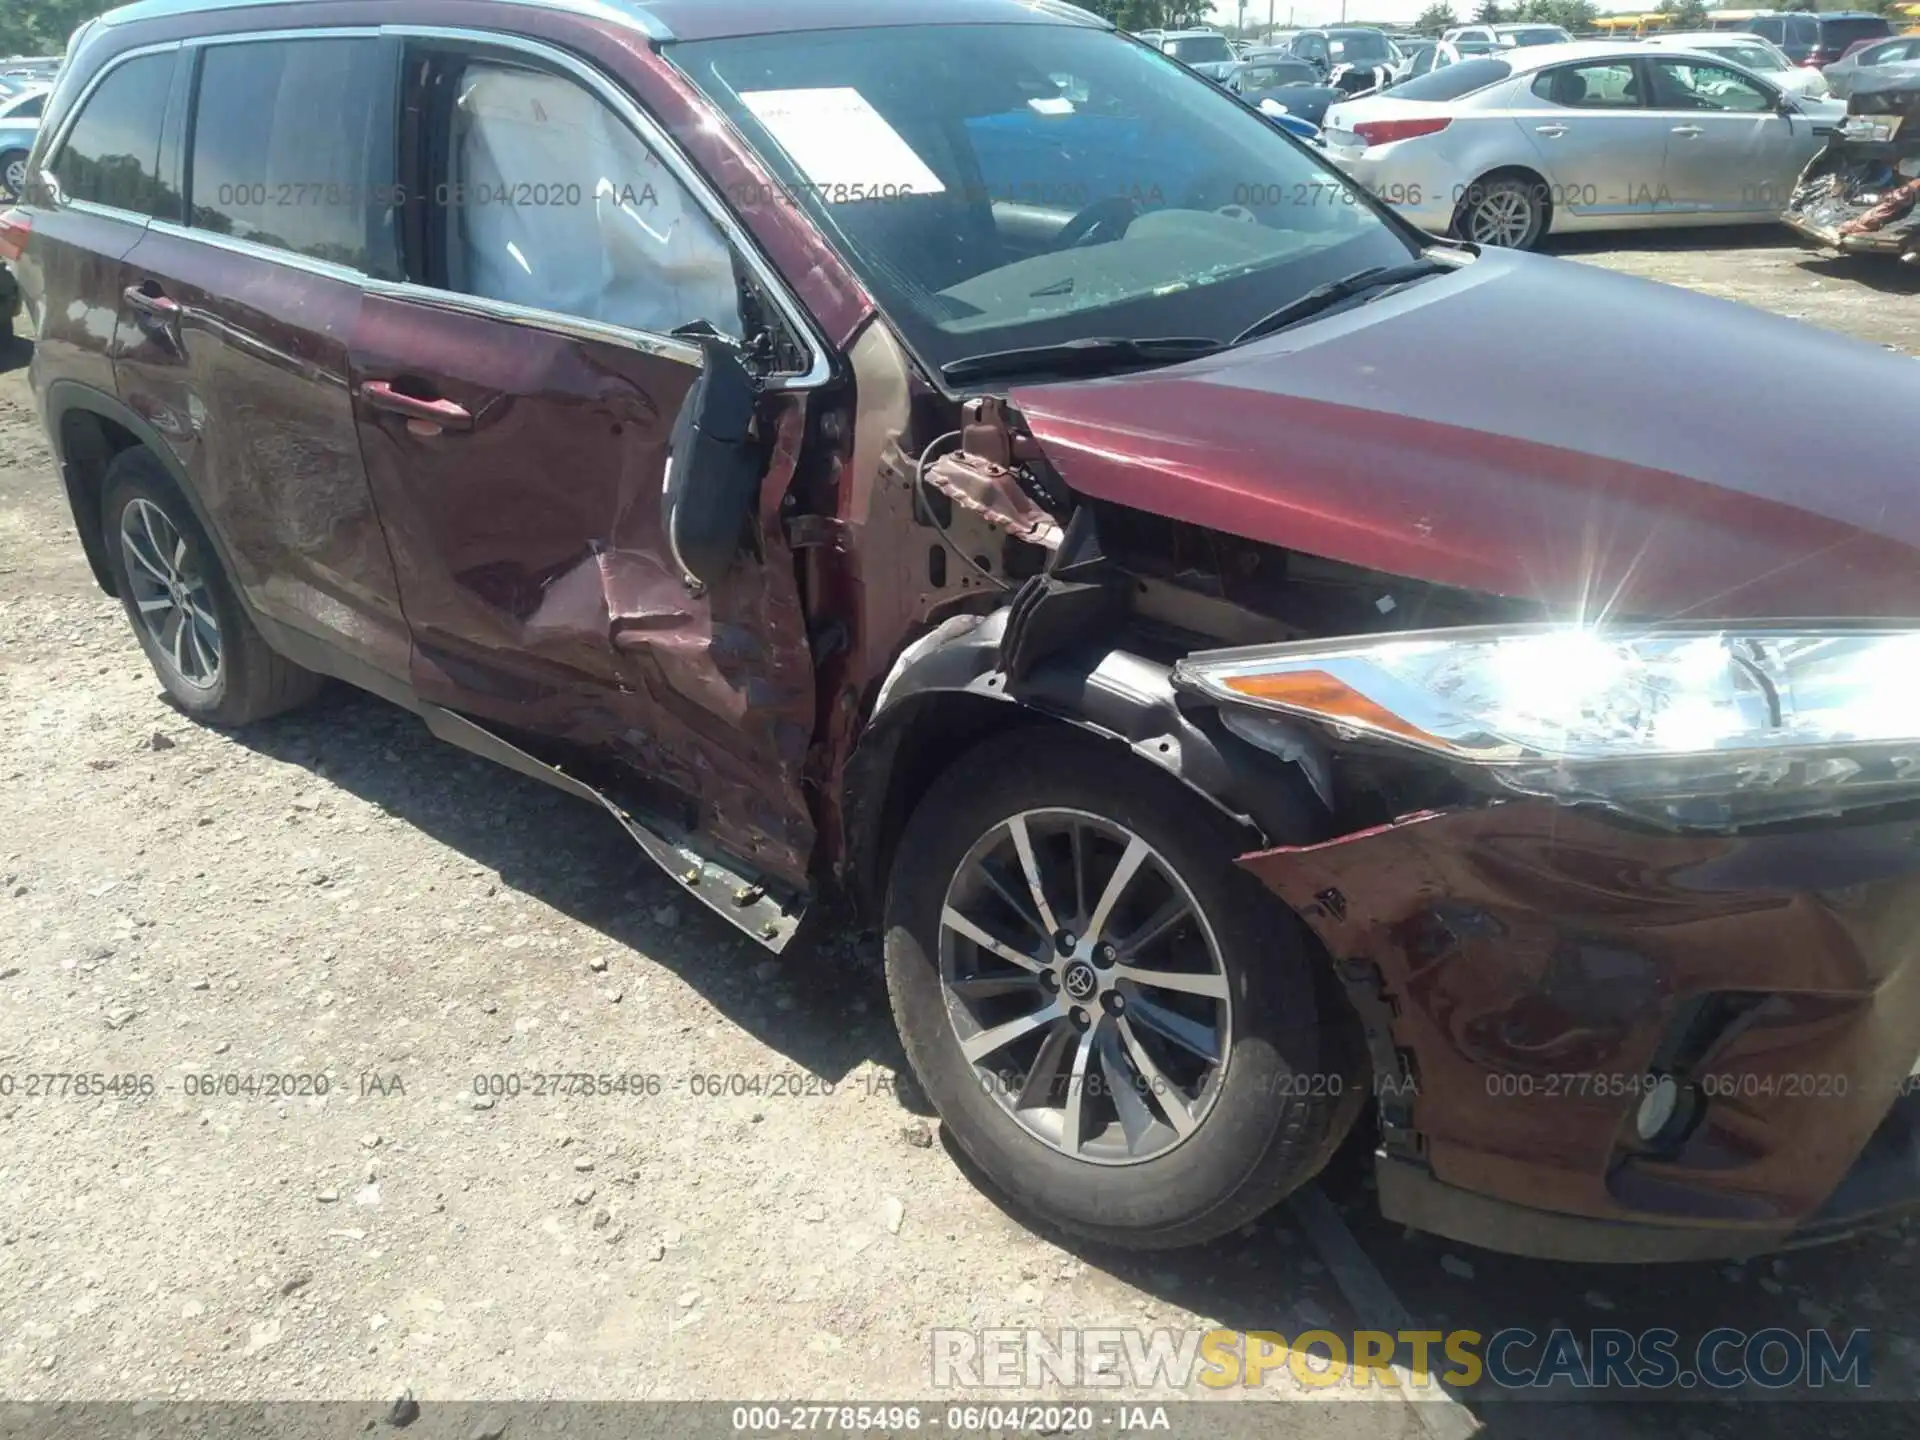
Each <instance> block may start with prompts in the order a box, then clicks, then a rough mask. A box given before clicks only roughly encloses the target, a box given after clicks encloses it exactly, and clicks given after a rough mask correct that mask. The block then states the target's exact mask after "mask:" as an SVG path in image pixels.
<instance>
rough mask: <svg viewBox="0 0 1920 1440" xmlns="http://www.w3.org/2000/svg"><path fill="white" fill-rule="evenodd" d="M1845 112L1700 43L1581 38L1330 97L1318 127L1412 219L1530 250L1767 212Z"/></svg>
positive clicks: (1778, 204) (1366, 180)
mask: <svg viewBox="0 0 1920 1440" xmlns="http://www.w3.org/2000/svg"><path fill="white" fill-rule="evenodd" d="M1845 113H1846V106H1845V105H1843V104H1841V103H1839V102H1838V101H1833V100H1813V99H1806V98H1802V97H1799V96H1795V95H1789V94H1787V93H1786V92H1785V91H1784V90H1782V89H1781V88H1780V87H1779V86H1777V85H1774V84H1772V83H1770V82H1769V81H1767V80H1766V79H1764V78H1762V77H1760V76H1757V75H1755V74H1753V73H1752V72H1751V71H1748V70H1744V69H1742V68H1740V67H1739V66H1737V65H1732V64H1729V63H1727V62H1726V61H1725V60H1723V59H1719V58H1717V57H1714V56H1710V55H1706V54H1703V53H1701V52H1698V51H1691V50H1669V49H1653V48H1649V47H1647V46H1645V45H1639V44H1627V45H1622V44H1618V43H1608V42H1589V43H1576V44H1571V45H1540V46H1526V47H1520V48H1516V49H1512V50H1503V51H1501V52H1500V53H1499V54H1497V55H1487V56H1480V57H1477V58H1475V59H1471V60H1464V61H1462V62H1461V63H1460V64H1458V65H1451V66H1448V67H1447V68H1446V69H1444V70H1436V71H1434V72H1433V73H1432V74H1430V75H1424V76H1421V77H1420V78H1418V79H1415V80H1409V81H1407V82H1406V83H1405V84H1403V85H1396V86H1394V87H1393V89H1392V90H1390V91H1385V92H1381V93H1377V94H1372V95H1364V96H1360V97H1358V98H1356V99H1353V100H1348V101H1343V102H1341V103H1339V104H1335V105H1332V106H1329V107H1328V109H1327V113H1326V120H1325V122H1324V127H1323V131H1324V133H1323V137H1322V138H1323V140H1324V143H1325V145H1326V150H1327V154H1328V155H1329V156H1330V157H1331V158H1332V159H1333V160H1334V161H1335V162H1336V163H1337V164H1339V165H1340V166H1341V168H1342V169H1344V170H1346V171H1347V172H1348V173H1349V174H1351V175H1352V176H1353V177H1354V178H1355V179H1356V180H1358V181H1360V182H1361V183H1362V184H1363V185H1365V186H1366V187H1367V188H1368V189H1370V190H1372V191H1373V192H1374V193H1375V194H1376V195H1378V196H1379V197H1380V198H1381V199H1383V200H1385V201H1386V202H1387V203H1388V204H1389V205H1392V206H1393V207H1394V208H1395V209H1397V210H1398V211H1399V212H1400V213H1401V214H1402V215H1404V216H1406V218H1407V219H1409V220H1411V221H1413V222H1414V223H1415V224H1416V225H1419V226H1421V227H1422V228H1424V229H1427V230H1432V231H1434V232H1436V233H1446V232H1449V231H1450V232H1452V233H1454V234H1456V235H1459V236H1460V237H1461V238H1463V239H1467V240H1472V241H1474V242H1476V243H1478V244H1482V245H1502V246H1511V247H1514V248H1517V249H1527V248H1530V247H1531V246H1533V245H1535V244H1537V243H1539V241H1540V239H1541V238H1542V237H1543V236H1545V235H1548V234H1562V233H1566V232H1570V231H1576V230H1630V229H1638V228H1642V227H1651V226H1667V225H1712V224H1742V223H1751V222H1755V221H1771V220H1777V219H1779V217H1780V212H1781V211H1782V210H1783V209H1784V208H1785V207H1786V204H1787V201H1788V199H1789V197H1790V196H1791V195H1792V193H1793V186H1794V181H1795V180H1796V179H1797V178H1798V177H1799V174H1800V171H1801V170H1802V169H1803V168H1804V167H1805V166H1806V163H1807V161H1808V160H1809V159H1811V158H1812V156H1813V155H1814V153H1815V152H1816V151H1817V150H1819V149H1820V147H1821V146H1822V145H1823V144H1825V143H1826V137H1827V136H1828V135H1829V134H1830V133H1832V131H1833V130H1834V129H1835V128H1836V127H1837V126H1838V125H1839V123H1840V122H1841V120H1842V119H1843V118H1844V117H1845Z"/></svg>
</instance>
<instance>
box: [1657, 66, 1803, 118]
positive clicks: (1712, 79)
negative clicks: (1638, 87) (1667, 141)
mask: <svg viewBox="0 0 1920 1440" xmlns="http://www.w3.org/2000/svg"><path fill="white" fill-rule="evenodd" d="M1655 67H1656V68H1655V74H1657V75H1658V76H1659V77H1660V108H1661V109H1663V110H1733V111H1741V112H1746V113H1753V112H1756V111H1762V110H1771V109H1773V103H1774V102H1773V96H1772V95H1770V94H1768V93H1767V92H1766V91H1765V90H1763V89H1761V88H1760V87H1759V86H1758V85H1756V84H1754V82H1753V81H1751V80H1749V79H1747V77H1746V76H1744V75H1742V74H1740V73H1739V72H1738V71H1735V70H1729V69H1727V67H1726V66H1724V65H1696V64H1693V63H1691V62H1689V61H1685V60H1659V61H1656V62H1655Z"/></svg>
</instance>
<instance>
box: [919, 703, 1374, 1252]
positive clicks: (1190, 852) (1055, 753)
mask: <svg viewBox="0 0 1920 1440" xmlns="http://www.w3.org/2000/svg"><path fill="white" fill-rule="evenodd" d="M1243 848H1245V846H1244V841H1243V837H1241V836H1240V835H1239V834H1238V833H1237V832H1236V831H1235V829H1234V828H1233V827H1232V826H1231V825H1229V824H1228V823H1227V822H1226V821H1225V819H1224V818H1223V817H1221V816H1219V815H1218V814H1216V813H1215V812H1213V811H1212V810H1211V808H1210V807H1208V806H1207V805H1206V804H1205V803H1204V802H1202V801H1200V800H1199V799H1197V798H1196V797H1194V796H1193V795H1191V794H1190V793H1188V792H1187V791H1186V789H1185V788H1184V787H1183V786H1181V785H1180V784H1179V783H1178V782H1177V781H1175V780H1174V779H1172V778H1171V777H1170V776H1167V775H1165V774H1164V773H1162V772H1160V771H1158V770H1156V769H1154V768H1152V767H1151V766H1148V765H1146V764H1145V763H1144V762H1138V761H1135V760H1133V759H1132V758H1131V757H1128V756H1126V755H1125V753H1124V752H1115V751H1112V750H1110V749H1109V748H1108V747H1107V746H1105V745H1103V744H1101V743H1099V742H1095V741H1092V740H1089V739H1086V738H1083V737H1081V736H1079V735H1077V734H1073V733H1054V732H1040V733H1037V734H1036V733H1035V732H1031V731H1029V732H1020V733H1016V734H1014V735H1010V736H1007V737H1003V738H1002V739H1000V740H997V741H990V742H988V743H987V744H985V745H983V746H981V747H979V748H978V749H975V750H973V751H971V752H969V753H968V754H967V755H965V756H963V757H962V758H961V759H960V760H959V761H958V762H957V763H956V764H955V765H954V767H953V768H952V769H951V770H949V771H948V772H947V773H946V774H945V775H944V776H942V777H941V779H940V780H939V781H938V782H936V784H935V785H934V787H933V789H932V790H931V791H930V792H929V793H928V795H927V797H926V799H925V800H924V801H923V802H922V803H921V805H920V806H919V808H918V809H917V810H916V811H915V813H914V815H913V817H912V819H911V820H910V821H909V823H908V825H907V828H906V832H905V833H904V834H903V835H902V837H901V840H900V845H899V849H898V851H897V857H898V858H897V859H896V862H895V864H894V868H893V874H892V877H891V880H890V883H889V886H888V895H887V907H886V964H887V984H888V990H889V993H890V994H891V996H892V1001H893V1011H894V1018H895V1020H896V1022H897V1023H898V1025H899V1027H900V1033H901V1038H902V1042H903V1044H904V1045H905V1048H906V1052H907V1058H908V1060H909V1062H910V1063H911V1065H912V1066H913V1070H914V1073H915V1075H916V1076H917V1077H918V1079H919V1081H920V1083H921V1086H922V1087H923V1088H924V1089H925V1091H926V1092H927V1095H928V1097H929V1098H930V1099H931V1100H932V1101H933V1103H934V1106H935V1108H936V1109H937V1110H938V1111H939V1112H940V1116H941V1119H942V1121H943V1122H944V1123H945V1124H946V1126H947V1127H948V1129H949V1131H950V1132H951V1133H952V1135H953V1138H954V1139H955V1140H956V1141H957V1142H958V1144H959V1145H960V1146H961V1148H962V1149H963V1150H965V1151H966V1152H967V1154H968V1155H969V1156H970V1157H972V1159H973V1160H974V1161H975V1162H976V1163H977V1164H978V1165H979V1166H980V1167H981V1169H982V1170H983V1171H985V1172H986V1174H987V1176H988V1177H989V1178H991V1179H992V1180H993V1181H994V1182H995V1184H996V1185H998V1186H999V1188H1000V1189H1001V1190H1002V1191H1004V1192H1005V1193H1006V1195H1007V1196H1008V1197H1009V1198H1010V1199H1012V1200H1013V1201H1015V1202H1016V1203H1017V1204H1019V1205H1021V1206H1022V1207H1024V1208H1026V1209H1027V1210H1029V1211H1031V1212H1032V1213H1033V1214H1034V1215H1035V1216H1037V1217H1038V1218H1040V1219H1041V1220H1043V1221H1046V1222H1049V1223H1051V1224H1053V1225H1056V1226H1058V1227H1060V1228H1062V1229H1064V1230H1067V1231H1070V1232H1073V1233H1075V1234H1078V1235H1081V1236H1084V1237H1086V1238H1089V1239H1094V1240H1099V1241H1104V1242H1108V1243H1120V1244H1128V1245H1133V1246H1137V1247H1142V1248H1166V1247H1172V1246H1178V1245H1189V1244H1197V1243H1199V1242H1202V1241H1205V1240H1209V1239H1212V1238H1214V1237H1215V1236H1218V1235H1221V1234H1224V1233H1225V1232H1227V1231H1229V1230H1232V1229H1233V1228H1235V1227H1236V1226H1239V1225H1242V1224H1244V1223H1245V1222H1246V1221H1247V1220H1249V1219H1251V1218H1252V1217H1254V1216H1255V1215H1258V1214H1259V1213H1261V1212H1262V1211H1264V1210H1266V1209H1267V1208H1268V1207H1270V1206H1271V1205H1273V1204H1274V1203H1275V1202H1276V1201H1277V1200H1279V1199H1280V1198H1281V1197H1282V1196H1284V1195H1285V1194H1286V1193H1287V1192H1288V1191H1290V1190H1292V1189H1294V1188H1295V1187H1297V1186H1298V1185H1300V1184H1302V1183H1303V1182H1305V1181H1306V1180H1307V1179H1309V1178H1310V1177H1311V1176H1312V1175H1313V1174H1314V1173H1315V1172H1317V1171H1318V1169H1319V1168H1320V1166H1321V1165H1322V1164H1324V1163H1325V1160H1326V1158H1327V1156H1328V1154H1329V1153H1331V1151H1332V1149H1333V1147H1334V1146H1335V1145H1336V1144H1337V1143H1338V1141H1339V1139H1340V1138H1341V1134H1342V1132H1343V1131H1344V1129H1345V1126H1346V1124H1347V1123H1349V1122H1350V1120H1351V1117H1352V1114H1353V1113H1354V1111H1355V1109H1357V1108H1358V1103H1359V1099H1360V1097H1359V1095H1358V1094H1357V1093H1356V1088H1355V1087H1358V1086H1360V1085H1361V1083H1362V1081H1361V1079H1360V1076H1359V1074H1358V1067H1356V1065H1355V1064H1354V1059H1355V1056H1356V1054H1357V1051H1356V1049H1355V1047H1354V1045H1353V1043H1352V1038H1351V1033H1350V1031H1349V1029H1348V1028H1347V1025H1346V1023H1345V1017H1344V1016H1343V1015H1341V1014H1338V1013H1329V997H1328V994H1327V990H1326V987H1325V985H1324V983H1323V982H1322V980H1321V978H1320V977H1319V976H1317V975H1316V973H1315V972H1316V967H1318V966H1322V965H1324V963H1325V962H1324V957H1323V955H1322V954H1321V952H1320V951H1319V950H1318V948H1317V945H1316V942H1315V941H1314V940H1313V938H1312V937H1311V935H1310V934H1309V933H1308V932H1307V931H1306V929H1305V928H1304V927H1303V926H1302V925H1301V924H1300V922H1299V921H1298V919H1297V918H1295V917H1294V916H1293V914H1292V913H1291V912H1290V911H1288V910H1287V909H1286V908H1285V907H1283V906H1282V905H1281V904H1280V903H1279V902H1278V901H1277V900H1276V899H1275V898H1274V897H1273V896H1272V895H1271V894H1269V893H1268V892H1267V891H1266V890H1264V889H1263V888H1262V887H1261V886H1260V885H1259V884H1257V883H1256V882H1255V881H1254V880H1252V878H1251V877H1249V876H1248V875H1246V874H1245V873H1244V872H1243V871H1241V870H1240V869H1239V868H1238V867H1237V866H1235V865H1234V864H1233V857H1234V855H1235V853H1236V852H1237V850H1239V849H1243ZM1334 1003H1337V1002H1334Z"/></svg>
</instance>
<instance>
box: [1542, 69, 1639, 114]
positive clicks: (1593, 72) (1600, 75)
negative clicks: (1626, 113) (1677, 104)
mask: <svg viewBox="0 0 1920 1440" xmlns="http://www.w3.org/2000/svg"><path fill="white" fill-rule="evenodd" d="M1533 93H1534V94H1535V95H1536V96H1538V97H1539V98H1540V99H1542V100H1545V101H1546V102H1547V103H1548V104H1549V105H1565V106H1568V107H1569V108H1571V109H1576V110H1632V109H1636V108H1637V107H1638V106H1639V104H1640V82H1639V81H1638V80H1637V79H1636V78H1635V77H1634V73H1633V66H1632V65H1631V64H1630V63H1628V62H1627V61H1624V60H1620V61H1614V62H1611V63H1608V64H1601V65H1563V66H1561V67H1560V68H1559V69H1557V70H1543V71H1541V72H1540V74H1539V75H1537V76H1535V77H1534V81H1533Z"/></svg>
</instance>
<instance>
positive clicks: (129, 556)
mask: <svg viewBox="0 0 1920 1440" xmlns="http://www.w3.org/2000/svg"><path fill="white" fill-rule="evenodd" d="M120 548H121V550H122V552H123V553H124V554H125V556H126V561H127V579H128V582H129V584H130V585H131V586H132V588H133V597H132V598H133V607H134V610H135V612H136V613H137V614H138V615H139V617H140V623H141V624H142V625H144V626H145V627H146V630H147V633H148V635H150V636H152V637H153V640H154V643H155V646H156V647H157V653H158V656H159V659H160V662H161V663H162V664H164V665H167V666H169V667H170V668H171V669H172V670H173V672H174V673H175V675H176V676H178V678H179V679H180V680H182V681H183V682H185V683H186V684H188V685H191V686H194V687H195V688H197V689H201V690H211V689H212V688H213V687H214V686H215V685H217V684H219V682H220V667H221V650H220V621H219V620H218V618H217V617H216V616H215V614H214V609H213V596H212V593H211V592H210V591H209V590H208V589H207V580H206V576H205V575H203V574H202V573H201V572H200V569H199V567H198V565H197V564H196V563H195V561H194V557H193V555H192V553H191V551H190V550H189V548H188V546H187V542H186V539H185V537H184V536H182V535H181V533H180V529H179V527H178V526H176V525H175V524H174V523H173V522H172V521H171V520H169V519H168V518H167V513H166V511H164V510H162V509H161V508H160V507H159V506H158V505H156V504H154V503H153V502H152V501H151V500H142V499H138V498H136V499H134V500H131V501H129V502H128V504H127V507H126V508H125V509H124V510H122V511H121V512H120Z"/></svg>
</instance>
